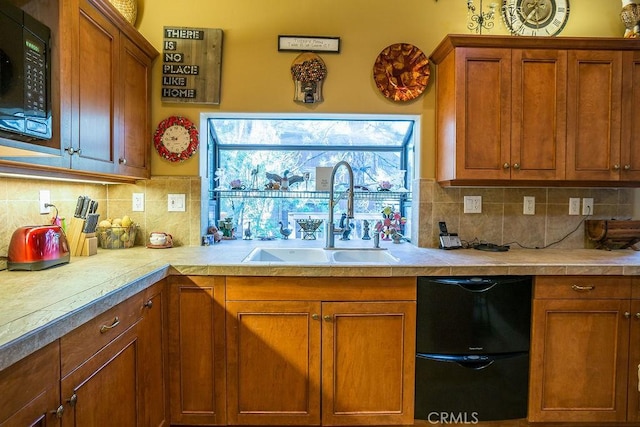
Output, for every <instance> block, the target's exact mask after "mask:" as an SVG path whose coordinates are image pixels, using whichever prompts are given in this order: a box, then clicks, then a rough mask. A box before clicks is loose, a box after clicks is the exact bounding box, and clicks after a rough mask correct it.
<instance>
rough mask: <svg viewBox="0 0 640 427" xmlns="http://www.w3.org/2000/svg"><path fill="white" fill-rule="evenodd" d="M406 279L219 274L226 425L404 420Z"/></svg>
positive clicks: (410, 289)
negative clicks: (223, 294)
mask: <svg viewBox="0 0 640 427" xmlns="http://www.w3.org/2000/svg"><path fill="white" fill-rule="evenodd" d="M415 286H416V285H415V278H393V279H390V278H384V279H372V278H366V279H365V278H350V279H336V278H331V279H328V278H293V277H278V278H274V277H228V278H227V303H226V308H227V313H228V319H227V361H228V403H227V405H228V414H227V415H228V419H229V424H242V425H318V424H321V425H341V426H346V425H380V424H412V423H413V388H414V372H413V370H414V363H415V292H416V290H415Z"/></svg>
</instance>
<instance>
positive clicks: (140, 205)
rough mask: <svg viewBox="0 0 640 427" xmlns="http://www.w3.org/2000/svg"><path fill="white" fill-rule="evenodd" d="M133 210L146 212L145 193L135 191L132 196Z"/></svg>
mask: <svg viewBox="0 0 640 427" xmlns="http://www.w3.org/2000/svg"><path fill="white" fill-rule="evenodd" d="M131 210H132V211H133V212H144V193H133V196H132V197H131Z"/></svg>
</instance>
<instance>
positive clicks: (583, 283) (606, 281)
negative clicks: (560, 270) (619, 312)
mask: <svg viewBox="0 0 640 427" xmlns="http://www.w3.org/2000/svg"><path fill="white" fill-rule="evenodd" d="M533 294H534V298H538V299H542V298H561V299H562V298H566V299H590V298H594V299H603V298H604V299H608V298H611V299H627V298H631V277H624V276H538V277H536V278H535V280H534V292H533Z"/></svg>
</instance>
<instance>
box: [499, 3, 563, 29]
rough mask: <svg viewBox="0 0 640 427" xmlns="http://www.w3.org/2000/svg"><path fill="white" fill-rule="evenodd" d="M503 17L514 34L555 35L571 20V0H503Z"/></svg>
mask: <svg viewBox="0 0 640 427" xmlns="http://www.w3.org/2000/svg"><path fill="white" fill-rule="evenodd" d="M502 17H503V19H504V22H505V25H506V26H507V28H508V29H509V31H511V33H512V34H514V35H518V36H555V35H558V34H559V33H560V31H562V29H563V28H564V26H565V25H566V23H567V21H568V20H569V0H503V3H502Z"/></svg>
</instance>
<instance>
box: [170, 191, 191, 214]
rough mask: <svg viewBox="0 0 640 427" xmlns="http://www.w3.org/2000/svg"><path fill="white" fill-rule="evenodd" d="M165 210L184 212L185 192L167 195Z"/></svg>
mask: <svg viewBox="0 0 640 427" xmlns="http://www.w3.org/2000/svg"><path fill="white" fill-rule="evenodd" d="M167 202H168V206H167V210H168V211H169V212H185V211H186V195H185V194H169V195H168V197H167Z"/></svg>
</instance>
